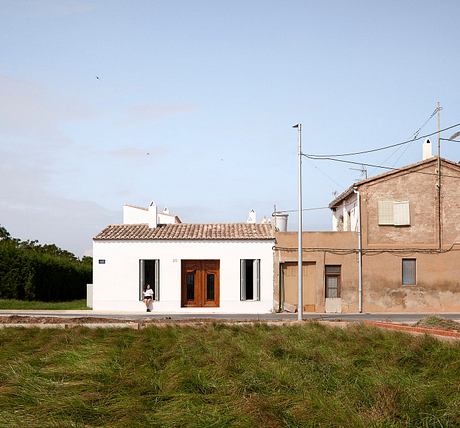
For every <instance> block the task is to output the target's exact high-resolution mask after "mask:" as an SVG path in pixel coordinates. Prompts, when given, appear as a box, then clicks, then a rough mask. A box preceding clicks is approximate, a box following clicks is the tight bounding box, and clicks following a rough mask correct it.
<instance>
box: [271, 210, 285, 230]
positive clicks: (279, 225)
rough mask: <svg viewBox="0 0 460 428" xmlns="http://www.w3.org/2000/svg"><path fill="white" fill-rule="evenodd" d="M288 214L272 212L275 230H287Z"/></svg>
mask: <svg viewBox="0 0 460 428" xmlns="http://www.w3.org/2000/svg"><path fill="white" fill-rule="evenodd" d="M288 217H289V215H288V214H281V213H274V214H273V224H274V226H275V231H276V232H287V223H288Z"/></svg>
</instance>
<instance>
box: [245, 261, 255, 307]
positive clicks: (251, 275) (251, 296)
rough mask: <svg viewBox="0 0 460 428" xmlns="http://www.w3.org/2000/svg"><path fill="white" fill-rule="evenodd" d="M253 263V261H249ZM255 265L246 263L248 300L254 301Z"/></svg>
mask: <svg viewBox="0 0 460 428" xmlns="http://www.w3.org/2000/svg"><path fill="white" fill-rule="evenodd" d="M248 261H251V262H252V260H248ZM253 284H254V265H253V263H246V284H245V286H246V300H253V299H254V286H253Z"/></svg>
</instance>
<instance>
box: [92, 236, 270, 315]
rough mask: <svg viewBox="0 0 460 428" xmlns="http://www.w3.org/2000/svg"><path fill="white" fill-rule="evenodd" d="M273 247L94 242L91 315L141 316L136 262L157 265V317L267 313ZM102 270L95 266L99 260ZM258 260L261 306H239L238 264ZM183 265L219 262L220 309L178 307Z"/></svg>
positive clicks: (244, 303) (265, 243)
mask: <svg viewBox="0 0 460 428" xmlns="http://www.w3.org/2000/svg"><path fill="white" fill-rule="evenodd" d="M273 245H274V241H93V260H94V271H93V307H94V309H95V310H117V311H142V312H143V311H145V306H144V304H143V303H142V302H139V301H138V297H139V260H140V259H159V260H160V301H155V302H154V304H153V312H156V313H158V312H160V313H177V312H179V313H180V312H184V313H185V312H187V313H267V312H270V311H272V309H273V250H272V247H273ZM100 259H103V260H105V264H99V260H100ZM241 259H260V301H240V260H241ZM181 260H220V307H218V308H182V307H181Z"/></svg>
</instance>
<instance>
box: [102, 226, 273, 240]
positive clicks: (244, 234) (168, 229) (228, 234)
mask: <svg viewBox="0 0 460 428" xmlns="http://www.w3.org/2000/svg"><path fill="white" fill-rule="evenodd" d="M152 239H153V240H270V239H274V235H273V232H272V227H271V225H269V224H247V223H225V224H185V223H179V224H164V225H159V226H158V227H156V228H149V227H148V225H147V224H111V225H109V226H107V227H106V228H105V229H104V230H103V231H102V232H100V233H99V234H98V235H97V236H95V237H94V240H96V241H98V240H152Z"/></svg>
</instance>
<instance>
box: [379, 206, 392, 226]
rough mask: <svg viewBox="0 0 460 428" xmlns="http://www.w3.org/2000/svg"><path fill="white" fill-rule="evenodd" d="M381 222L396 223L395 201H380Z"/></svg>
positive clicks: (382, 223) (386, 223)
mask: <svg viewBox="0 0 460 428" xmlns="http://www.w3.org/2000/svg"><path fill="white" fill-rule="evenodd" d="M379 224H381V225H393V224H394V217H393V201H379Z"/></svg>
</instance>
